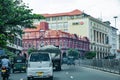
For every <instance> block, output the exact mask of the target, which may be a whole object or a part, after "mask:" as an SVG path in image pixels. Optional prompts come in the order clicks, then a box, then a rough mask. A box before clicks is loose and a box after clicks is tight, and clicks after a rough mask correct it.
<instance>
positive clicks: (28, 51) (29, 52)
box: [27, 47, 37, 55]
mask: <svg viewBox="0 0 120 80" xmlns="http://www.w3.org/2000/svg"><path fill="white" fill-rule="evenodd" d="M34 51H37V50H36V49H35V48H33V47H31V48H29V49H28V50H27V53H28V55H30V54H31V52H34Z"/></svg>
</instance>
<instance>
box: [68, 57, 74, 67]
mask: <svg viewBox="0 0 120 80" xmlns="http://www.w3.org/2000/svg"><path fill="white" fill-rule="evenodd" d="M67 65H75V58H74V57H72V56H68V59H67Z"/></svg>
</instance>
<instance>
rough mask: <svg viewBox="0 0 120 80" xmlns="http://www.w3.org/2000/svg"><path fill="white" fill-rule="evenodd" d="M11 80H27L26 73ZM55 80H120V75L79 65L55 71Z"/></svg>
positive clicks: (17, 74)
mask: <svg viewBox="0 0 120 80" xmlns="http://www.w3.org/2000/svg"><path fill="white" fill-rule="evenodd" d="M0 80H1V78H0ZM10 80H27V78H26V73H19V72H18V73H14V74H11V76H10ZM54 80H120V75H118V74H113V73H108V72H104V71H99V70H95V69H90V68H85V67H81V66H79V65H76V66H74V65H72V66H67V65H63V66H62V71H54Z"/></svg>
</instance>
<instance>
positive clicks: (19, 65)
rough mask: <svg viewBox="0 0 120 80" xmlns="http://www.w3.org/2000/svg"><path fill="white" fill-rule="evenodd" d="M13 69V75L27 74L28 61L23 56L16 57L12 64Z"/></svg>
mask: <svg viewBox="0 0 120 80" xmlns="http://www.w3.org/2000/svg"><path fill="white" fill-rule="evenodd" d="M12 68H13V70H12V71H13V73H15V72H16V71H19V72H22V71H24V72H26V68H27V64H26V59H25V58H24V57H23V56H17V57H14V60H13V62H12Z"/></svg>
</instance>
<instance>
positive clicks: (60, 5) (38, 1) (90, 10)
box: [23, 0, 120, 30]
mask: <svg viewBox="0 0 120 80" xmlns="http://www.w3.org/2000/svg"><path fill="white" fill-rule="evenodd" d="M23 2H24V3H26V5H28V6H29V7H30V9H33V13H38V14H43V13H61V12H70V11H72V10H75V9H79V10H81V11H84V12H85V13H87V14H89V15H91V16H93V17H95V18H102V20H103V21H110V22H111V26H115V19H114V18H113V17H114V16H118V18H116V25H117V28H118V29H119V30H120V0H23Z"/></svg>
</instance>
